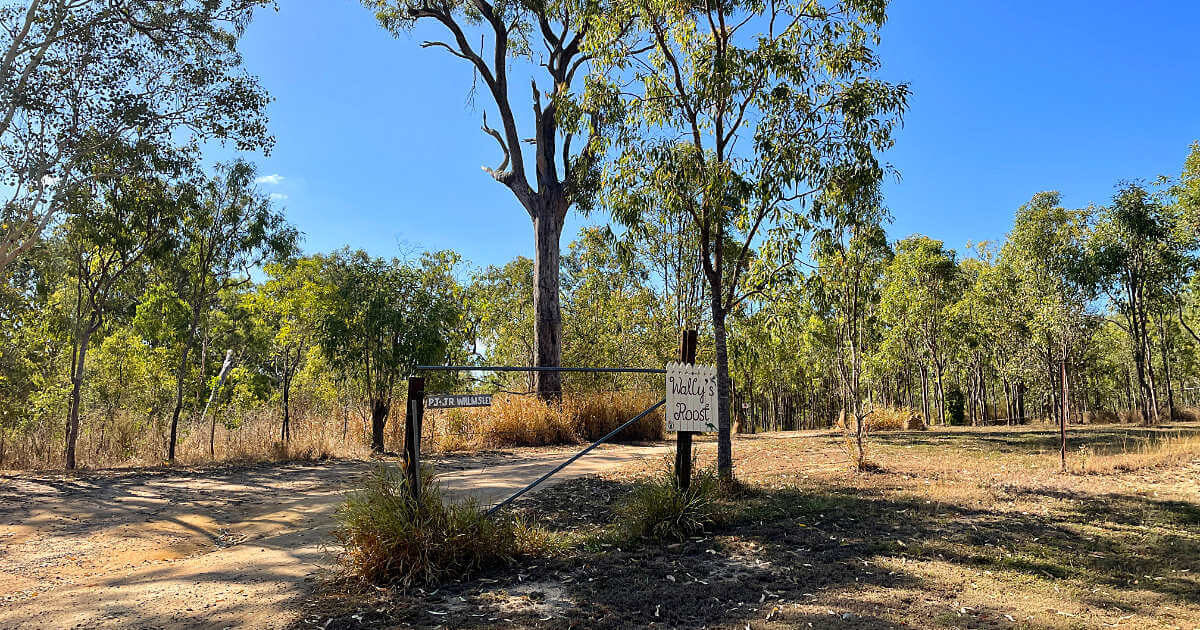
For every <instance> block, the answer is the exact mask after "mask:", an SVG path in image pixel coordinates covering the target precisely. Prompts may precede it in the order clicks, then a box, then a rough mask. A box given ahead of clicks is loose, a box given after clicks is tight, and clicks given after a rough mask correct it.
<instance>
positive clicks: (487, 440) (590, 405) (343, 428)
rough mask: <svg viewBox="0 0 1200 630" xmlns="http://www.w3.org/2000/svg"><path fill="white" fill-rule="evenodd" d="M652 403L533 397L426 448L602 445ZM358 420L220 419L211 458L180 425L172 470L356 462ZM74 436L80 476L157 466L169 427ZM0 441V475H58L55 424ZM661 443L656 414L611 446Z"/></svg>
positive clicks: (391, 438)
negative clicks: (285, 436)
mask: <svg viewBox="0 0 1200 630" xmlns="http://www.w3.org/2000/svg"><path fill="white" fill-rule="evenodd" d="M657 396H659V394H658V393H657V392H649V391H623V392H590V393H575V394H567V395H566V396H565V397H564V399H563V401H562V403H560V404H547V403H544V402H542V401H540V400H538V399H537V398H536V397H533V396H517V395H508V394H501V395H497V396H496V397H495V398H494V404H493V405H492V406H491V407H484V408H474V409H447V410H429V411H427V412H426V415H425V431H426V434H425V440H426V442H425V443H426V444H428V445H430V446H429V447H432V448H434V449H435V450H445V451H456V450H478V449H486V448H508V447H514V446H543V445H551V444H577V443H581V442H584V441H591V440H595V439H596V438H599V437H601V436H603V435H604V434H605V433H608V432H609V431H611V430H612V429H614V428H616V427H617V426H619V425H620V424H621V423H623V422H625V421H626V420H628V419H630V418H632V417H633V416H635V415H637V414H638V413H640V412H642V411H643V410H644V409H645V408H646V407H649V406H650V405H652V404H654V403H655V402H657V401H658V398H657ZM404 409H405V404H404V401H403V400H402V399H401V400H399V401H396V403H395V404H393V406H392V410H393V411H392V414H391V415H390V416H389V417H388V422H387V429H386V436H387V438H388V440H387V441H388V444H387V448H388V449H389V450H395V451H398V450H400V448H401V444H402V443H403V435H404ZM218 413H220V414H224V413H226V412H220V411H219V412H218ZM365 418H366V416H365V414H364V413H361V412H359V411H357V410H353V409H351V410H347V411H346V412H345V414H339V415H338V417H329V416H326V415H322V414H318V413H305V412H304V411H303V410H297V411H296V412H294V413H293V417H292V420H291V439H290V440H289V441H288V443H287V444H284V443H283V442H282V441H281V440H280V429H281V419H280V412H279V409H278V408H277V407H276V406H273V405H272V406H266V407H261V408H257V409H252V410H248V411H245V412H241V413H237V414H236V415H232V416H226V415H218V417H217V426H216V436H215V440H214V442H215V444H214V446H215V449H214V450H215V454H214V455H212V456H210V455H209V450H208V444H209V431H210V430H211V422H210V420H211V418H210V419H209V420H206V421H204V422H199V421H196V420H187V419H185V420H181V421H180V427H179V429H180V433H179V441H178V445H177V448H176V457H175V459H176V463H178V464H182V465H196V464H204V463H211V462H239V463H250V462H263V461H283V460H293V459H323V458H327V457H351V458H363V457H367V456H369V455H370V448H369V444H370V442H369V436H368V426H367V423H366V419H365ZM226 425H229V427H232V428H229V427H227V426H226ZM80 426H81V433H80V436H79V442H78V444H77V453H78V460H79V465H80V467H81V468H90V469H96V468H114V467H125V466H158V465H161V464H163V463H164V459H165V457H166V444H167V434H168V430H169V425H168V419H167V418H162V417H156V418H150V419H147V418H144V417H136V416H134V415H133V414H120V415H118V416H116V417H114V418H98V417H85V418H84V419H83V421H82V422H81V423H80ZM0 437H3V439H0V469H14V470H15V469H54V468H61V467H62V465H63V436H62V427H61V426H60V425H59V424H57V423H56V424H53V425H51V424H50V423H43V426H42V427H41V428H39V429H38V430H36V431H32V432H29V433H25V434H22V435H19V436H13V435H11V434H10V435H4V436H0ZM663 437H664V433H663V416H662V411H661V409H660V410H656V411H655V412H654V413H651V414H649V415H648V416H646V418H644V419H643V420H641V421H640V422H638V423H637V424H635V425H633V426H631V427H629V428H628V429H626V430H625V431H622V432H621V433H620V434H619V435H617V436H616V440H615V441H653V440H661V439H663ZM427 448H428V447H427Z"/></svg>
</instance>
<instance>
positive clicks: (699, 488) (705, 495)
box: [617, 468, 726, 541]
mask: <svg viewBox="0 0 1200 630" xmlns="http://www.w3.org/2000/svg"><path fill="white" fill-rule="evenodd" d="M725 517H726V509H725V506H724V505H723V504H722V502H721V487H720V481H719V479H718V476H717V473H716V471H715V470H713V469H711V468H702V469H698V470H694V471H693V474H692V481H691V484H690V485H689V486H688V488H687V489H686V490H685V489H683V488H680V487H679V485H678V484H677V483H676V482H675V475H674V471H673V470H671V469H670V468H668V469H667V470H666V471H665V472H662V473H660V474H658V475H656V476H654V477H651V478H650V479H647V480H645V481H642V482H640V483H639V484H638V485H637V486H636V487H635V488H634V489H633V491H632V492H631V493H630V495H629V497H628V498H627V499H626V500H625V501H624V502H623V503H621V504H620V505H618V506H617V523H618V526H619V529H620V531H622V532H624V533H625V534H626V535H627V536H629V537H630V538H632V539H638V538H644V539H649V540H676V541H682V540H684V539H686V538H687V537H689V536H694V535H696V534H699V533H701V532H703V531H704V530H706V529H708V528H710V527H712V526H714V525H717V524H718V523H720V522H722V521H724V520H725Z"/></svg>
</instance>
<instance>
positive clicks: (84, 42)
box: [0, 0, 272, 271]
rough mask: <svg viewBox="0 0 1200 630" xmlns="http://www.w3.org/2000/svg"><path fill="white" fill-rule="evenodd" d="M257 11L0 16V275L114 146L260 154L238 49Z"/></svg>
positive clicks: (214, 2)
mask: <svg viewBox="0 0 1200 630" xmlns="http://www.w3.org/2000/svg"><path fill="white" fill-rule="evenodd" d="M266 3H267V0H175V1H173V2H155V1H151V0H28V2H21V3H5V4H6V6H3V7H0V180H3V182H4V184H5V193H4V198H3V199H0V271H3V270H4V269H5V268H7V267H8V266H9V265H10V264H11V263H12V262H13V261H14V260H15V259H16V258H17V257H19V256H21V255H22V254H23V253H25V252H26V251H28V250H29V248H30V247H32V246H33V244H34V243H36V242H37V241H38V239H40V238H41V235H42V233H43V232H44V231H45V230H46V229H47V227H48V226H52V225H53V224H54V221H55V220H56V219H58V218H59V217H60V216H61V215H62V213H63V211H64V210H65V209H66V206H67V203H68V201H69V197H70V195H71V194H72V191H73V190H75V189H77V188H78V187H80V186H87V185H90V183H91V182H94V181H97V180H104V179H114V178H119V177H120V176H121V175H122V172H120V171H104V170H99V169H96V168H94V166H95V164H96V162H95V161H94V160H93V155H94V154H96V153H97V152H101V153H102V152H103V151H104V150H105V149H106V147H110V146H113V145H115V144H128V145H135V144H138V145H142V146H151V145H153V146H159V147H166V146H177V147H189V146H190V147H192V148H194V147H195V146H196V145H197V144H198V143H201V142H204V141H207V140H213V139H220V140H229V141H230V142H232V143H233V144H234V145H235V146H236V147H237V148H238V149H240V150H253V149H265V148H270V145H271V143H272V139H271V137H270V136H269V135H268V133H267V129H266V116H265V107H266V104H267V102H268V100H269V99H268V97H267V94H266V93H265V92H264V91H263V90H262V88H261V87H260V86H259V85H258V81H257V79H255V78H254V77H252V76H250V75H248V74H246V73H245V72H244V71H243V70H242V68H241V57H240V55H239V54H238V52H237V42H238V39H239V37H240V36H241V34H242V32H243V31H244V29H245V28H246V25H247V24H248V23H249V21H250V18H251V16H252V14H253V11H254V9H255V8H256V7H259V6H261V5H264V4H266Z"/></svg>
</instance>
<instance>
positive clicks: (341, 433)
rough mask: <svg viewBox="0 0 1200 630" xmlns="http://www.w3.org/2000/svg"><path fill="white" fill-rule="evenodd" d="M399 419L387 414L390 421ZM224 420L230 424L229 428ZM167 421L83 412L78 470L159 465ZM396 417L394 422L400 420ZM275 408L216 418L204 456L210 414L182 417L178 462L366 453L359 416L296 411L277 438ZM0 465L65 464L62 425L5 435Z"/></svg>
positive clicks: (45, 466) (42, 466)
mask: <svg viewBox="0 0 1200 630" xmlns="http://www.w3.org/2000/svg"><path fill="white" fill-rule="evenodd" d="M395 420H396V418H395V417H393V418H390V419H389V424H391V423H392V422H393V421H395ZM226 421H228V422H229V424H230V425H233V428H228V427H227V426H226V424H225V423H226ZM168 422H169V419H167V418H155V419H145V418H142V417H137V416H134V415H133V414H120V415H117V416H115V417H112V418H98V417H85V418H84V419H83V420H82V422H81V423H80V426H81V431H80V436H79V441H78V443H77V444H76V452H77V457H78V461H79V466H80V468H85V469H98V468H117V467H127V466H128V467H136V466H158V465H162V464H163V463H164V460H165V458H166V450H167V435H168V431H169V424H168ZM403 422H404V419H403V417H402V416H401V417H400V419H399V424H403ZM280 423H281V420H280V416H279V410H278V409H276V408H274V407H266V408H259V409H254V410H251V411H248V412H245V413H241V414H238V415H237V416H236V417H224V416H219V417H218V421H217V425H216V434H215V439H214V451H215V456H210V455H209V450H208V444H209V432H210V430H211V418H210V419H209V420H206V421H205V422H203V423H201V422H199V421H196V420H187V419H183V420H180V426H179V439H178V444H177V447H176V452H175V459H176V463H178V464H182V465H196V464H204V463H211V462H238V463H251V462H264V461H284V460H294V459H323V458H327V457H366V456H367V455H368V454H369V453H370V448H369V442H368V440H367V436H366V433H365V430H366V429H365V425H364V423H363V421H362V419H361V418H358V417H351V418H349V419H348V421H347V420H346V419H342V418H328V417H324V416H320V415H315V414H314V415H306V414H297V415H295V416H293V418H292V420H291V439H290V440H289V441H288V442H287V444H284V443H283V442H282V441H281V440H280V428H281V427H280ZM4 451H5V453H4V458H3V459H2V460H0V469H13V470H17V469H26V470H30V469H32V470H36V469H55V468H62V465H63V436H62V427H60V426H57V425H54V426H46V427H45V428H44V429H40V430H38V431H34V432H30V433H27V434H23V435H20V436H16V437H14V436H8V437H7V439H6V440H5V446H4Z"/></svg>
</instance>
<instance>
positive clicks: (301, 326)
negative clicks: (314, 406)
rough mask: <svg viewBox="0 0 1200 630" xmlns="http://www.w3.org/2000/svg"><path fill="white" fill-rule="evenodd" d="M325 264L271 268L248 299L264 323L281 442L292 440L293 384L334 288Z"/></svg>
mask: <svg viewBox="0 0 1200 630" xmlns="http://www.w3.org/2000/svg"><path fill="white" fill-rule="evenodd" d="M323 267H324V263H323V260H322V259H320V258H317V257H305V258H299V259H296V260H290V261H286V262H278V263H271V264H268V265H266V266H265V268H264V271H265V272H266V274H267V279H266V281H265V282H263V283H262V284H261V285H259V286H258V287H257V290H256V291H255V292H254V293H251V294H248V295H247V296H246V301H247V307H248V308H249V310H250V312H251V313H253V314H254V316H255V317H256V318H257V319H258V321H259V322H260V323H261V325H262V327H263V328H264V333H265V335H266V336H267V337H268V339H267V340H266V341H267V343H266V346H267V352H266V353H267V355H268V356H267V357H266V359H267V360H266V361H264V362H263V363H264V367H265V369H266V371H267V373H268V374H269V376H270V378H271V380H272V381H273V382H274V383H275V384H276V385H278V387H279V393H280V410H281V412H282V416H283V417H282V420H281V422H280V427H279V439H280V440H281V441H283V442H287V441H288V440H290V439H291V435H292V433H291V417H292V410H291V394H292V382H293V381H294V380H295V378H296V373H297V371H298V370H299V369H300V367H301V364H302V362H303V360H304V358H305V357H306V356H307V355H308V351H309V349H310V348H312V347H313V346H314V344H315V343H316V342H315V339H316V333H317V325H316V322H317V320H318V318H319V317H320V316H321V310H320V309H321V304H322V300H323V299H324V296H325V293H326V292H327V291H328V283H327V282H326V279H325V278H324V276H323V273H324V269H323Z"/></svg>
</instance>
